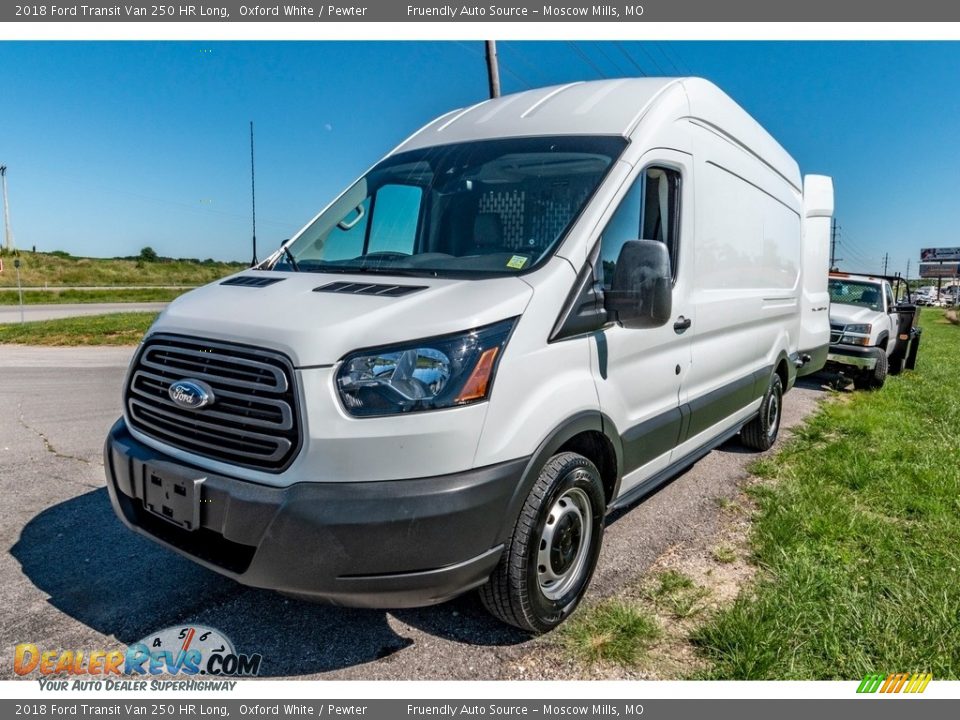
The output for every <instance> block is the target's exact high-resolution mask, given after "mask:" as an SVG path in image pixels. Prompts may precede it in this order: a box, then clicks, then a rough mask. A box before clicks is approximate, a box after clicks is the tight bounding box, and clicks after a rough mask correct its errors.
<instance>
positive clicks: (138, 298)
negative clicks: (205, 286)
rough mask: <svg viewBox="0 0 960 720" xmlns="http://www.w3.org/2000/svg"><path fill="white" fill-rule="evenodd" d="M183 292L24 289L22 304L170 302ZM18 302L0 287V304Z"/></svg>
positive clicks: (151, 289) (114, 289)
mask: <svg viewBox="0 0 960 720" xmlns="http://www.w3.org/2000/svg"><path fill="white" fill-rule="evenodd" d="M185 292H187V290H178V289H174V288H137V289H120V288H104V289H97V290H29V291H27V290H25V291H24V293H23V304H24V305H48V304H60V303H121V302H132V303H140V302H170V301H171V300H173V299H175V298H177V297H179V296H180V295H182V294H183V293H185ZM19 303H20V296H19V293H18V292H17V291H16V290H6V289H0V305H18V304H19Z"/></svg>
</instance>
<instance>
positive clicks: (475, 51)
mask: <svg viewBox="0 0 960 720" xmlns="http://www.w3.org/2000/svg"><path fill="white" fill-rule="evenodd" d="M454 42H455V43H456V44H457V45H459V46H460V47H462V48H465V49H466V50H468V51H469V52H471V53H473V54H474V55H479V56H480V57H482V58H484V59H486V53H485V52H484V51H481V50H478V49H477V48H475V47H473V46H472V45H468V44H467V43H465V42H461V41H460V40H455V41H454ZM500 69H501V70H503V71H504V72H505V73H507V75H512V76H513V77H514V78H515V79H516V80H517V82H519V83H520V84H521V85H523V86H524V87H525V88H527V89H528V90H529V89H530V88H532V87H533V85H531V84H530V83H528V82H527V81H526V80H525V79H524V78H523V77H521V76H520V75H519V74H518V73H516V72H515V71H514V70H512V69H511V68H510V67H508V66H507V64H506V63H505V62H503V61H502V60H501V61H500Z"/></svg>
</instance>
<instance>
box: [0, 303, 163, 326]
mask: <svg viewBox="0 0 960 720" xmlns="http://www.w3.org/2000/svg"><path fill="white" fill-rule="evenodd" d="M168 304H169V303H165V302H151V303H63V304H51V305H24V306H23V319H24V321H25V322H30V321H32V320H58V319H60V318H68V317H80V316H81V315H105V314H107V313H116V312H157V313H158V312H160V311H161V310H163V309H164V308H165V307H166V306H167V305H168ZM18 322H20V306H19V305H0V324H3V323H18Z"/></svg>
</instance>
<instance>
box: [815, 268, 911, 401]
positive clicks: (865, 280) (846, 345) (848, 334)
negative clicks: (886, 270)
mask: <svg viewBox="0 0 960 720" xmlns="http://www.w3.org/2000/svg"><path fill="white" fill-rule="evenodd" d="M899 282H902V281H901V279H900V278H897V277H894V278H890V277H881V276H872V275H851V274H849V273H840V272H833V273H830V279H829V283H828V286H829V290H830V351H829V353H828V355H827V368H828V369H832V370H834V371H839V372H840V373H842V374H843V375H846V376H852V379H853V383H854V386H855V387H857V388H858V389H861V390H863V389H872V388H880V387H882V386H883V384H884V382H885V381H886V379H887V374H891V375H896V374H898V373H899V372H900V371H901V370H903V369H904V368H906V369H908V370H912V369H913V368H914V366H915V365H916V362H917V352H918V350H919V347H920V328H919V327H918V326H917V320H918V319H919V317H920V309H919V308H918V307H917V306H916V305H914V304H913V303H911V302H909V293H908V295H907V297H908V301H907V302H906V303H900V304H897V302H896V300H895V299H894V298H896V293H895V292H894V289H893V286H892V283H899Z"/></svg>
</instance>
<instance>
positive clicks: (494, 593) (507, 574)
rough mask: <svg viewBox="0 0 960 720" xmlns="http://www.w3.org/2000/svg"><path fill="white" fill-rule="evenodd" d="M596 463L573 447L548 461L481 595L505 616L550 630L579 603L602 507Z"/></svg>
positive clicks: (599, 534) (596, 549) (592, 563)
mask: <svg viewBox="0 0 960 720" xmlns="http://www.w3.org/2000/svg"><path fill="white" fill-rule="evenodd" d="M605 505H606V503H605V500H604V492H603V482H602V480H601V479H600V472H599V471H598V470H597V468H596V466H595V465H594V464H593V463H592V462H590V460H588V459H587V458H585V457H583V456H582V455H578V454H577V453H572V452H564V453H559V454H558V455H554V456H553V457H552V458H550V460H549V461H547V463H546V465H544V467H543V469H542V470H541V471H540V475H539V477H538V478H537V482H536V484H535V485H534V486H533V489H532V490H531V491H530V495H528V496H527V500H526V502H525V503H524V506H523V509H522V510H521V511H520V517H519V518H518V520H517V524H516V526H515V527H514V530H513V534H512V536H511V537H510V539H509V540H508V541H507V545H506V547H505V548H504V551H503V555H502V556H501V558H500V563H499V565H498V566H497V568H496V569H495V570H494V571H493V574H492V575H491V576H490V579H489V580H488V581H487V584H486V585H483V586H482V587H481V588H480V599H481V601H482V602H483V604H484V606H485V607H486V608H487V610H488V611H489V612H490V613H491V614H492V615H494V616H495V617H497V618H499V619H500V620H502V621H503V622H505V623H508V624H510V625H515V626H516V627H518V628H521V629H523V630H527V631H529V632H532V633H543V632H547V631H549V630H552V629H553V628H555V627H556V626H557V625H559V624H560V623H561V622H563V620H564V619H566V617H567V616H568V615H570V613H571V612H573V610H574V609H575V608H576V607H577V604H578V603H579V602H580V599H581V598H582V597H583V594H584V591H585V590H586V589H587V585H588V584H589V583H590V578H591V577H593V570H594V568H595V567H596V565H597V558H598V557H599V555H600V543H601V542H602V540H603V520H604V511H605Z"/></svg>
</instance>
